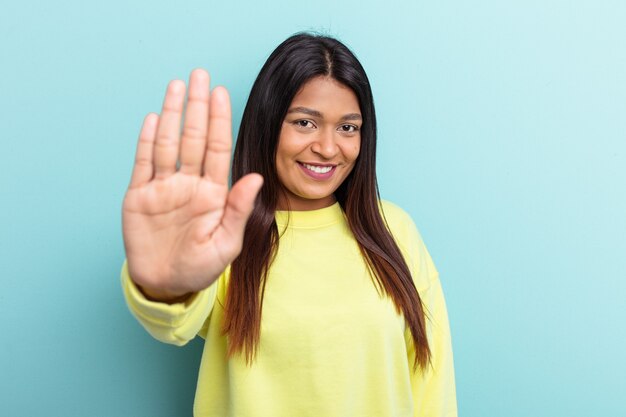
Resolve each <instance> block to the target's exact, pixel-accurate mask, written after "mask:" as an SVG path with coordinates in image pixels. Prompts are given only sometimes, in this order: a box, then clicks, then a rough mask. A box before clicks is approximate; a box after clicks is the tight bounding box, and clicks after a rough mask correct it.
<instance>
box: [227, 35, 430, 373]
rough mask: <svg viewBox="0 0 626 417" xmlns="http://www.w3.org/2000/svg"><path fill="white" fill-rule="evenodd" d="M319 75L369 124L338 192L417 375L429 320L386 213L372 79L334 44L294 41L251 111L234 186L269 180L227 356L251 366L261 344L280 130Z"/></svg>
mask: <svg viewBox="0 0 626 417" xmlns="http://www.w3.org/2000/svg"><path fill="white" fill-rule="evenodd" d="M316 76H329V77H332V78H333V79H335V80H337V81H338V82H340V83H342V84H344V85H346V86H348V87H349V88H351V89H352V90H353V91H354V93H355V94H356V96H357V98H358V101H359V105H360V109H361V113H362V116H363V125H362V126H361V129H360V130H361V150H360V153H359V156H358V158H357V161H356V163H355V166H354V169H353V170H352V172H351V173H350V175H349V176H348V177H347V178H346V180H345V181H344V182H343V184H342V185H341V186H340V187H339V189H338V190H337V191H336V192H335V197H336V199H337V201H338V202H339V204H340V206H341V207H342V209H343V211H344V213H345V214H346V217H347V219H348V224H349V227H350V229H351V230H352V233H353V235H354V237H355V239H356V241H357V243H358V245H359V248H360V250H361V253H362V255H363V258H364V260H365V261H366V262H367V264H368V266H369V268H370V271H371V272H373V275H374V276H375V278H376V280H377V282H378V284H379V285H380V286H381V287H382V288H383V289H384V290H385V292H386V293H387V294H388V295H389V296H390V297H391V298H392V300H393V302H394V304H395V306H396V310H397V311H398V313H400V312H402V314H403V315H404V319H405V322H406V323H407V326H408V327H409V328H410V330H411V333H412V336H413V342H414V345H415V347H416V349H415V352H416V355H415V363H414V366H413V369H414V371H415V370H417V367H418V365H419V366H420V367H421V368H422V369H424V368H425V367H426V364H427V363H429V362H430V356H431V353H430V348H429V346H428V340H427V334H426V324H425V314H424V308H423V306H422V302H421V299H420V296H419V294H418V292H417V290H416V288H415V284H414V283H413V279H412V277H411V273H410V271H409V268H408V266H407V264H406V262H405V260H404V258H403V257H402V253H401V252H400V249H399V248H398V246H397V244H396V242H395V241H394V239H393V237H392V236H391V233H390V232H389V230H388V227H387V225H386V222H385V220H384V218H383V216H382V214H381V212H380V207H379V198H380V197H379V193H378V185H377V181H376V115H375V110H374V102H373V98H372V92H371V88H370V84H369V80H368V79H367V75H366V74H365V71H364V69H363V67H362V66H361V64H360V63H359V61H358V60H357V58H356V57H355V56H354V54H353V53H352V52H351V51H350V50H349V49H348V48H347V47H346V46H345V45H344V44H342V43H341V42H339V41H338V40H336V39H333V38H330V37H327V36H320V35H313V34H306V33H301V34H296V35H294V36H292V37H290V38H288V39H287V40H286V41H284V42H283V43H282V44H281V45H279V46H278V47H277V48H276V50H274V52H273V53H272V54H271V55H270V57H269V58H268V60H267V61H266V62H265V65H264V66H263V68H262V69H261V71H260V73H259V75H258V77H257V79H256V81H255V82H254V85H253V87H252V90H251V92H250V97H249V98H248V102H247V104H246V108H245V110H244V114H243V117H242V122H241V125H240V129H239V135H238V137H237V144H236V146H235V154H234V160H233V172H232V181H233V182H235V181H237V180H238V179H239V178H241V177H242V176H244V175H246V174H248V173H251V172H258V173H260V174H261V175H262V176H263V177H264V179H265V182H264V186H263V188H262V189H261V191H260V193H259V195H258V197H257V200H256V202H255V207H254V210H253V212H252V215H251V216H250V219H249V220H248V223H247V226H246V231H245V235H244V241H243V250H242V251H241V254H240V255H239V256H238V257H237V258H236V259H235V260H234V261H233V263H232V265H231V274H230V281H229V285H228V291H227V297H226V302H225V306H224V309H225V316H224V324H223V328H222V331H223V333H224V334H226V335H227V336H228V356H229V357H231V356H232V355H233V354H235V353H236V352H245V359H246V362H247V363H248V364H249V363H251V362H252V361H253V359H254V357H255V355H256V350H257V347H258V343H259V339H260V328H261V312H262V306H263V297H264V294H265V284H266V282H267V279H268V275H267V272H268V270H269V266H270V264H271V263H272V260H273V256H274V255H275V254H276V250H277V248H278V244H279V232H278V227H277V225H276V221H275V217H274V216H275V211H276V207H277V202H278V196H279V193H281V192H282V186H281V184H280V181H279V180H278V177H277V174H276V164H275V155H276V148H277V144H278V137H279V134H280V128H281V126H282V122H283V120H284V118H285V115H286V113H287V110H288V108H289V106H290V104H291V101H292V100H293V98H294V96H295V95H296V93H297V92H298V90H299V89H300V88H301V87H302V85H303V84H304V83H306V82H307V81H308V80H310V79H311V78H313V77H316Z"/></svg>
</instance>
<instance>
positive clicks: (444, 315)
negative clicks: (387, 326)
mask: <svg viewBox="0 0 626 417" xmlns="http://www.w3.org/2000/svg"><path fill="white" fill-rule="evenodd" d="M420 297H421V299H422V303H423V305H424V307H425V311H426V314H427V318H426V326H427V332H428V333H427V334H428V344H429V346H430V351H431V364H429V365H427V367H426V369H425V370H422V369H420V368H418V370H417V371H416V372H413V368H412V367H413V363H414V360H415V348H414V346H413V340H412V336H411V332H410V330H408V329H407V331H406V332H405V339H406V342H407V351H408V361H409V366H410V367H411V390H412V393H413V404H414V412H413V416H414V417H456V416H457V415H458V412H457V404H456V386H455V378H454V362H453V357H452V340H451V336H450V326H449V323H448V312H447V309H446V302H445V299H444V296H443V291H442V288H441V282H440V281H439V278H438V276H435V279H433V280H431V282H430V285H429V286H428V287H427V288H426V289H425V290H424V291H420Z"/></svg>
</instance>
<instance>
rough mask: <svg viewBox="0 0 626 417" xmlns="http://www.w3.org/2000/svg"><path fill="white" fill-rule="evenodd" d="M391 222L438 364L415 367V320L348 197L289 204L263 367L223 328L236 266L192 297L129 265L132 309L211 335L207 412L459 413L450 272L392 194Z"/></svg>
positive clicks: (180, 334) (159, 322)
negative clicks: (169, 300) (407, 317)
mask: <svg viewBox="0 0 626 417" xmlns="http://www.w3.org/2000/svg"><path fill="white" fill-rule="evenodd" d="M382 207H383V212H384V215H385V217H386V219H387V222H388V224H389V228H390V230H391V232H392V234H393V236H394V238H395V239H396V241H397V243H398V245H399V246H400V249H401V250H402V253H403V255H404V256H405V259H406V261H407V263H408V266H409V269H410V271H411V273H412V275H413V279H414V282H415V286H416V288H417V290H418V292H419V294H420V297H421V298H422V301H423V303H424V304H425V307H426V311H427V315H428V319H427V330H428V339H429V343H430V347H431V351H432V364H433V367H432V368H429V370H428V371H427V372H425V373H422V372H421V371H420V370H419V369H418V371H417V373H413V372H412V366H413V361H414V348H413V341H412V338H411V333H410V330H409V329H408V327H407V326H406V325H405V322H404V318H403V317H402V315H401V314H398V313H397V312H396V310H395V307H394V304H393V302H392V301H391V299H389V298H387V297H386V296H383V297H381V296H380V295H379V294H378V292H377V291H376V288H375V286H374V284H373V281H372V279H371V278H370V276H369V274H368V270H367V267H366V264H365V262H364V261H363V258H362V256H361V254H360V252H359V248H358V246H357V244H356V241H355V240H354V238H353V236H352V233H351V232H350V230H349V228H348V225H347V222H346V220H345V217H344V215H343V212H342V210H341V207H340V206H339V204H338V203H335V204H334V205H332V206H330V207H327V208H323V209H320V210H313V211H299V212H281V211H279V212H277V213H276V221H277V224H278V227H279V230H285V233H284V234H283V236H282V237H281V238H280V243H279V249H278V253H277V256H276V259H275V260H274V263H273V264H272V265H271V268H270V271H269V277H268V281H267V284H266V289H265V299H264V303H263V315H262V318H261V338H260V346H259V350H258V353H257V357H256V360H255V362H254V363H253V364H252V366H250V367H248V366H246V364H245V360H244V359H243V356H235V357H233V358H232V359H230V360H227V359H226V339H225V337H224V336H222V335H221V334H220V327H221V322H222V320H223V315H224V310H223V305H224V300H225V298H226V289H227V282H228V278H229V275H228V268H227V270H226V271H225V272H224V273H223V274H222V275H221V276H220V278H219V279H218V280H217V281H215V282H214V283H213V284H212V285H211V286H210V287H208V288H207V289H205V290H203V291H201V292H199V293H197V294H195V295H194V296H193V297H192V298H191V299H190V300H188V301H187V302H186V303H180V304H173V305H168V304H164V303H159V302H152V301H149V300H147V299H146V298H145V297H143V296H142V294H141V292H140V291H138V289H137V287H136V286H135V285H134V284H133V281H132V280H131V279H130V277H129V276H128V268H127V265H126V262H124V265H123V268H122V286H123V289H124V294H125V297H126V301H127V303H128V306H129V308H130V310H131V312H132V313H133V314H134V315H135V317H136V318H137V319H138V320H139V321H140V322H141V324H142V325H143V326H144V327H145V328H146V330H147V331H148V332H150V334H151V335H152V336H154V337H155V338H156V339H158V340H160V341H163V342H165V343H172V344H175V345H184V344H185V343H187V342H188V341H189V340H191V339H193V338H194V337H195V336H196V334H199V335H200V336H202V337H203V338H204V339H205V345H204V351H203V355H202V363H201V365H200V372H199V376H198V384H197V389H196V397H195V403H194V416H196V417H218V416H219V417H224V416H233V417H257V416H258V417H305V416H311V417H349V416H354V417H369V416H371V417H383V416H384V417H401V416H402V417H405V416H406V417H411V416H413V417H415V416H420V417H426V416H428V417H452V416H457V407H456V392H455V382H454V368H453V360H452V347H451V339H450V331H449V325H448V316H447V312H446V305H445V301H444V296H443V293H442V289H441V284H440V282H439V277H438V273H437V270H436V269H435V266H434V265H433V262H432V260H431V257H430V255H429V253H428V251H427V249H426V247H425V246H424V243H423V242H422V239H421V237H420V235H419V232H418V230H417V229H416V227H415V225H414V224H413V222H412V220H411V219H410V217H409V216H408V215H407V214H406V213H405V212H404V211H402V210H401V209H400V208H398V207H397V206H395V205H392V204H391V203H388V202H383V203H382Z"/></svg>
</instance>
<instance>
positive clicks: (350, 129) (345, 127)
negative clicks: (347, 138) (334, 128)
mask: <svg viewBox="0 0 626 417" xmlns="http://www.w3.org/2000/svg"><path fill="white" fill-rule="evenodd" d="M339 130H340V131H342V132H345V133H354V132H356V131H358V130H359V127H358V126H355V125H341V126H340V127H339Z"/></svg>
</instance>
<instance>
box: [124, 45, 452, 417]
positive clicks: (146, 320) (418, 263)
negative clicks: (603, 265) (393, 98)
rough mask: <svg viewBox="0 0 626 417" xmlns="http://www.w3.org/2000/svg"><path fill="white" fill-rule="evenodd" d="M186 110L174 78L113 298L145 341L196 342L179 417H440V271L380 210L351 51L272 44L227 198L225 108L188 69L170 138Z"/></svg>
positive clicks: (140, 162)
mask: <svg viewBox="0 0 626 417" xmlns="http://www.w3.org/2000/svg"><path fill="white" fill-rule="evenodd" d="M184 96H185V86H184V83H183V82H182V81H172V82H171V83H170V86H169V88H168V91H167V93H166V96H165V100H164V104H163V111H162V113H161V115H154V114H151V115H148V117H146V120H145V122H144V126H143V128H142V131H141V134H140V140H139V144H138V147H137V158H136V165H135V168H134V171H133V176H132V179H131V184H130V186H129V189H128V191H127V193H126V197H125V199H124V207H123V232H124V243H125V247H126V254H127V262H125V263H124V265H123V268H122V285H123V289H124V294H125V297H126V300H127V303H128V305H129V307H130V310H131V311H132V312H133V314H134V315H135V316H136V318H137V319H138V320H139V321H140V322H141V323H142V324H143V325H144V327H145V328H146V329H147V330H148V332H150V333H151V334H152V335H153V336H154V337H156V338H157V339H159V340H161V341H163V342H166V343H172V344H176V345H183V344H185V343H187V342H188V341H189V340H191V339H192V338H194V337H195V336H196V335H200V336H201V337H204V338H205V340H206V342H205V347H204V352H203V358H202V364H201V367H200V372H199V375H198V385H197V391H196V400H195V404H194V414H195V415H196V416H224V415H236V416H300V415H312V416H327V417H333V416H346V415H357V416H407V417H409V416H456V415H457V411H456V394H455V383H454V368H453V360H452V347H451V337H450V333H449V324H448V316H447V312H446V305H445V300H444V297H443V293H442V290H441V284H440V282H439V276H438V272H437V269H436V268H435V266H434V264H433V262H432V259H431V257H430V255H429V253H428V251H427V249H426V247H425V246H424V243H423V242H422V240H421V237H420V235H419V232H418V231H417V229H416V227H415V225H414V224H413V222H412V220H411V219H410V217H409V216H408V215H407V214H406V213H405V212H404V211H402V210H401V209H400V208H398V207H396V206H394V205H393V204H391V203H388V202H383V201H380V200H379V197H378V188H377V185H376V184H377V183H376V116H375V111H374V104H373V98H372V94H371V88H370V85H369V81H368V79H367V76H366V74H365V71H364V70H363V68H362V66H361V64H360V63H359V61H358V60H357V59H356V57H355V56H354V54H353V53H352V52H351V51H350V50H349V49H348V48H347V47H346V46H345V45H343V44H342V43H341V42H339V41H337V40H336V39H333V38H330V37H326V36H317V35H310V34H297V35H294V36H292V37H290V38H289V39H287V40H286V41H285V42H283V43H282V44H281V45H279V46H278V48H277V49H276V50H275V51H274V52H273V53H272V54H271V55H270V57H269V58H268V60H267V62H266V63H265V65H264V66H263V68H262V69H261V71H260V73H259V75H258V77H257V79H256V81H255V83H254V85H253V87H252V91H251V93H250V97H249V99H248V103H247V105H246V109H245V111H244V115H243V118H242V123H241V127H240V130H239V136H238V139H237V146H236V149H235V154H234V158H233V170H232V180H233V183H234V185H233V187H232V189H230V190H229V189H228V185H227V178H228V167H229V162H230V150H231V143H232V138H231V130H230V129H231V126H230V123H231V120H230V103H229V101H228V94H227V92H226V90H225V89H224V88H221V87H218V88H215V89H214V90H213V92H212V93H209V76H208V74H207V73H206V72H205V71H203V70H195V71H193V72H192V74H191V77H190V82H189V95H188V99H187V108H186V118H185V120H184V124H183V132H182V137H179V131H180V124H181V122H182V112H183V107H184ZM209 109H210V111H209ZM178 164H180V167H179V168H178V169H177V165H178ZM426 312H428V314H426Z"/></svg>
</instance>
